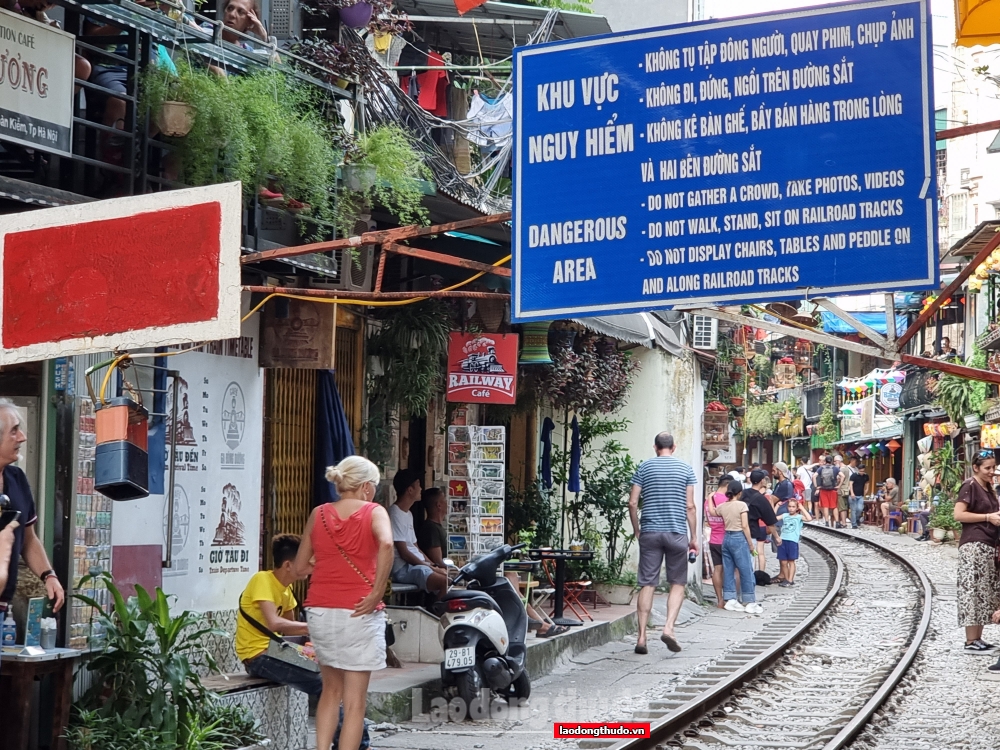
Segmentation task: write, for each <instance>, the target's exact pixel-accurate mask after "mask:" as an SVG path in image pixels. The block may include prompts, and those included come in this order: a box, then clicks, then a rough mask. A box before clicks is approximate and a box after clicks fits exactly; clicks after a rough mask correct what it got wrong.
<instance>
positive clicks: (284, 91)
mask: <svg viewBox="0 0 1000 750" xmlns="http://www.w3.org/2000/svg"><path fill="white" fill-rule="evenodd" d="M177 72H178V75H176V76H174V75H173V74H171V73H170V72H168V71H166V70H165V69H162V68H158V67H157V66H155V65H150V66H148V67H147V69H146V71H145V72H144V73H143V74H142V76H141V78H140V111H142V112H146V111H147V107H148V111H149V112H150V113H153V114H155V113H156V112H157V111H158V110H159V108H160V106H161V105H162V103H163V102H164V101H181V102H186V103H188V104H191V105H192V106H194V108H195V117H194V124H193V126H192V128H191V132H190V133H188V134H187V135H186V136H184V137H182V138H171V139H167V140H169V141H170V142H172V143H174V144H175V145H176V146H177V147H178V150H179V152H180V156H181V161H182V166H183V170H182V181H183V182H185V183H187V184H189V185H210V184H215V183H219V182H227V181H230V180H239V181H240V182H242V184H243V191H244V195H245V196H246V197H247V198H250V197H252V196H253V195H254V193H255V192H256V190H257V187H258V186H260V185H265V184H269V183H272V182H273V183H275V185H276V186H277V187H278V188H279V189H280V190H281V192H283V194H284V195H285V196H286V197H289V198H295V199H297V200H299V201H302V202H304V203H308V204H309V205H310V206H311V207H312V213H313V215H314V216H316V217H317V218H319V219H324V220H327V219H332V218H333V209H332V205H331V196H332V192H331V191H332V189H333V187H334V185H335V182H336V162H337V152H336V150H335V148H334V144H335V142H336V140H335V136H334V133H333V132H332V131H331V130H330V128H329V127H328V126H327V124H326V123H325V122H324V120H323V119H322V117H321V116H320V114H319V109H320V108H319V106H318V103H317V102H315V101H314V100H313V96H312V95H311V94H310V93H309V90H308V89H306V88H305V87H304V85H302V84H300V83H298V82H297V81H296V80H295V79H293V78H290V77H286V76H285V75H284V74H283V73H280V72H278V71H275V70H264V71H259V72H256V73H253V74H251V75H247V76H228V77H221V76H217V75H214V74H212V73H209V72H208V71H206V70H202V69H199V68H194V67H192V66H191V65H189V64H188V63H187V62H186V61H184V60H179V61H178V62H177Z"/></svg>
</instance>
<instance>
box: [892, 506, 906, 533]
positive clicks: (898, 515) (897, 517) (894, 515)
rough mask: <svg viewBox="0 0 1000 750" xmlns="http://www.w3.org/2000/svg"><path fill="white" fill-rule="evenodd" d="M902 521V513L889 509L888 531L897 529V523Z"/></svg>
mask: <svg viewBox="0 0 1000 750" xmlns="http://www.w3.org/2000/svg"><path fill="white" fill-rule="evenodd" d="M902 521H903V514H902V513H900V512H899V511H897V510H891V511H889V531H898V530H899V524H900V523H902Z"/></svg>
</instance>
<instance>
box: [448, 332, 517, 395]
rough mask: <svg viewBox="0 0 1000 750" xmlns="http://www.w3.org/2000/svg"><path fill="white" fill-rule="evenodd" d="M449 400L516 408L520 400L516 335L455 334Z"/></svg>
mask: <svg viewBox="0 0 1000 750" xmlns="http://www.w3.org/2000/svg"><path fill="white" fill-rule="evenodd" d="M447 399H448V401H457V402H459V403H465V404H513V403H514V402H515V401H516V400H517V334H514V333H508V334H497V333H452V334H451V336H450V338H449V340H448V388H447Z"/></svg>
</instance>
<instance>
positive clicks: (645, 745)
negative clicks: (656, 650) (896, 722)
mask: <svg viewBox="0 0 1000 750" xmlns="http://www.w3.org/2000/svg"><path fill="white" fill-rule="evenodd" d="M808 528H809V529H812V530H818V531H820V532H823V533H826V534H830V535H831V536H837V537H840V538H847V539H853V540H854V541H857V542H859V543H862V544H867V545H869V546H870V547H874V548H875V549H877V550H878V551H880V552H882V553H884V554H887V555H888V556H890V557H892V558H894V559H895V560H896V561H897V562H899V563H900V564H901V565H902V566H903V567H905V568H906V569H907V570H908V571H909V572H910V573H911V574H913V576H914V577H915V578H916V579H917V580H918V581H919V584H920V588H921V593H922V596H923V604H922V607H923V611H922V613H921V618H920V622H919V623H918V624H917V626H916V628H915V630H914V632H913V637H912V639H911V641H910V645H909V647H908V648H907V650H906V651H905V652H904V654H903V656H902V657H901V658H900V660H899V662H898V663H897V664H896V666H895V668H894V669H893V670H892V672H891V673H890V674H889V676H888V677H887V678H886V679H885V680H884V681H883V682H882V684H881V685H880V686H879V688H878V690H876V691H875V693H874V694H873V695H872V696H871V698H869V699H868V701H866V702H865V704H864V706H862V708H861V710H859V711H858V713H857V714H856V715H855V716H854V717H853V718H852V719H851V720H850V721H849V722H848V723H847V724H846V725H845V726H844V727H843V728H842V729H841V730H840V731H839V732H838V733H837V734H836V736H834V737H833V739H831V740H830V741H829V742H827V743H826V745H824V746H823V750H843V749H844V748H846V747H847V746H848V745H849V744H850V743H851V742H852V741H853V740H854V738H855V737H857V735H858V734H859V733H860V732H861V730H862V729H864V727H865V726H866V725H867V724H868V722H869V720H870V719H871V717H872V716H873V715H874V714H875V712H876V711H877V710H878V709H879V708H880V707H881V706H882V705H883V704H884V703H885V702H886V700H887V699H888V698H889V696H890V695H891V694H892V692H893V690H895V688H896V686H897V685H899V683H900V681H901V680H902V679H903V676H904V675H905V674H906V672H907V670H909V668H910V667H911V666H912V664H913V661H914V659H916V656H917V653H918V652H919V650H920V647H921V645H922V644H923V640H924V638H925V637H926V635H927V631H928V629H929V627H930V620H931V610H932V607H933V592H932V589H931V583H930V580H929V579H928V578H927V576H926V575H925V574H924V572H923V571H922V570H920V569H919V568H918V567H916V566H915V565H914V564H913V563H911V562H910V561H909V560H907V559H906V558H905V557H903V556H902V555H901V554H899V553H898V552H896V551H895V550H893V549H891V548H889V547H887V546H885V545H884V544H881V543H880V542H876V541H874V540H871V539H865V538H863V537H859V536H855V535H853V534H848V533H846V532H844V531H839V530H835V529H828V528H825V527H822V526H813V525H809V526H808ZM802 541H803V542H804V543H806V544H808V545H809V546H811V547H813V548H814V549H816V550H817V551H818V552H820V553H821V554H823V555H824V556H825V557H827V558H828V559H829V560H830V561H832V563H833V565H834V575H833V578H832V582H831V585H830V590H829V591H828V592H827V594H826V596H824V597H823V599H822V600H821V601H820V602H819V603H818V604H817V605H816V607H815V608H814V609H813V611H812V612H810V613H809V614H808V615H807V616H806V617H805V618H804V619H803V620H802V621H801V622H800V623H799V624H798V625H796V626H795V627H794V628H793V629H792V630H791V631H790V632H788V633H787V634H786V635H784V636H783V637H782V638H781V639H780V640H779V641H778V642H776V643H775V644H773V645H772V646H771V647H769V648H768V649H767V650H766V651H763V652H762V653H761V654H760V655H758V656H757V657H756V658H755V659H753V660H752V661H750V662H748V663H747V664H746V665H745V666H743V667H741V668H740V669H738V670H736V671H735V672H733V673H732V674H731V675H730V676H729V677H728V678H727V679H726V680H725V681H724V682H720V683H719V684H717V685H715V686H713V687H712V688H710V689H709V690H707V691H705V692H703V693H701V694H699V695H698V696H696V697H695V698H693V699H692V700H690V701H688V702H687V703H685V704H684V705H683V706H680V707H679V708H677V709H676V710H674V711H673V712H671V714H670V715H669V716H667V717H665V718H663V719H661V720H659V721H654V722H652V723H651V725H650V736H649V737H644V738H640V739H635V740H624V741H622V742H618V743H616V744H614V745H611V746H610V750H652V748H656V747H662V746H663V743H665V742H667V741H669V740H670V739H672V738H673V737H674V735H676V734H678V733H681V732H683V730H684V729H686V728H687V727H688V726H689V725H691V724H693V723H695V722H697V721H698V720H699V719H701V718H703V717H705V716H708V715H709V714H711V712H712V711H714V710H715V709H717V708H718V707H719V706H721V705H723V704H724V703H725V702H726V700H727V699H728V698H729V697H730V696H731V695H732V694H733V693H734V692H735V691H737V690H738V689H739V688H741V687H743V685H745V684H746V683H748V682H749V681H751V680H752V679H753V678H755V677H757V676H758V675H760V674H762V673H763V672H765V671H766V670H767V669H768V668H770V667H771V666H772V665H773V664H774V663H775V662H777V661H778V660H779V659H780V658H781V657H782V656H784V654H785V652H786V651H788V649H789V648H790V647H791V646H792V645H794V644H795V643H796V642H798V641H799V640H800V639H801V638H802V636H804V635H806V634H807V633H808V632H809V630H810V629H811V628H812V627H813V625H815V624H816V623H817V622H818V621H819V620H820V619H821V618H822V617H823V616H824V615H825V614H826V613H827V611H828V610H829V608H830V607H831V605H832V604H833V602H834V601H835V600H836V598H837V597H838V596H839V594H840V589H841V587H842V586H843V584H844V580H845V572H846V569H845V566H844V562H843V560H842V559H841V557H840V556H839V555H838V554H837V553H836V552H835V551H833V550H832V549H830V548H829V547H827V546H826V545H824V544H823V543H822V542H820V541H818V540H816V539H812V538H808V537H803V538H802ZM764 632H766V631H764Z"/></svg>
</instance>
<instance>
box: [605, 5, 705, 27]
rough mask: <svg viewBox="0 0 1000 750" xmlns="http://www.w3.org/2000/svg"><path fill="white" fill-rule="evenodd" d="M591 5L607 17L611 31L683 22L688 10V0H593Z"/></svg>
mask: <svg viewBox="0 0 1000 750" xmlns="http://www.w3.org/2000/svg"><path fill="white" fill-rule="evenodd" d="M592 7H593V10H594V13H596V14H597V15H601V16H604V17H605V18H607V19H608V23H609V24H611V30H612V31H630V30H631V29H647V28H650V27H653V26H666V25H668V24H672V23H684V22H685V21H687V20H688V14H689V12H690V11H689V0H594V4H593V6H592Z"/></svg>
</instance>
